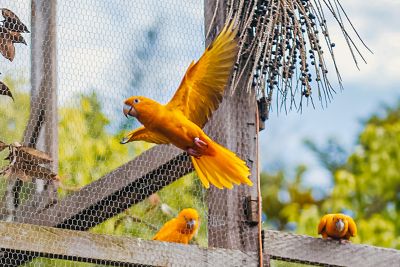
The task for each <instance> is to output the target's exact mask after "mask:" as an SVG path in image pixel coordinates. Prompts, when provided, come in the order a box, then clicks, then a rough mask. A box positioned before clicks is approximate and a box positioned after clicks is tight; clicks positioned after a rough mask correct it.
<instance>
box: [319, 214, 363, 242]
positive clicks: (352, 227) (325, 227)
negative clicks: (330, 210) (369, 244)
mask: <svg viewBox="0 0 400 267" xmlns="http://www.w3.org/2000/svg"><path fill="white" fill-rule="evenodd" d="M318 234H321V235H322V237H323V238H328V239H337V240H340V242H341V243H342V242H348V240H349V239H350V236H356V235H357V226H356V223H355V222H354V220H353V219H352V218H351V217H350V216H347V215H344V214H340V213H338V214H326V215H324V216H323V217H322V218H321V220H320V222H319V225H318Z"/></svg>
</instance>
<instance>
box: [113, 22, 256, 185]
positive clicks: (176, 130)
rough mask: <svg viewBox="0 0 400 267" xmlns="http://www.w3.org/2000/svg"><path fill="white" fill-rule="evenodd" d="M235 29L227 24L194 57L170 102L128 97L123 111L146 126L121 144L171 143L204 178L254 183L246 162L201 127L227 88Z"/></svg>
mask: <svg viewBox="0 0 400 267" xmlns="http://www.w3.org/2000/svg"><path fill="white" fill-rule="evenodd" d="M236 35H237V30H234V29H233V23H231V24H230V25H229V26H225V27H224V28H223V29H222V31H221V33H220V34H219V35H218V37H217V38H216V39H215V40H214V41H213V43H212V44H211V45H209V46H208V47H207V49H206V50H205V52H204V53H203V55H202V56H201V58H200V59H199V60H198V61H197V62H196V63H194V62H192V63H191V64H190V66H189V68H188V69H187V71H186V73H185V75H184V77H183V79H182V82H181V84H180V86H179V88H178V90H177V91H176V93H175V95H174V96H173V98H172V99H171V101H170V102H169V103H168V104H166V105H162V104H160V103H158V102H156V101H154V100H152V99H149V98H146V97H143V96H132V97H130V98H128V99H126V100H125V105H124V108H123V112H124V114H125V116H127V117H128V116H132V117H136V118H137V119H138V120H139V121H140V122H141V123H142V124H143V126H142V127H139V128H138V129H135V130H133V131H132V132H130V133H129V134H128V135H127V136H126V137H125V138H124V139H123V140H122V141H121V143H123V144H125V143H128V142H132V141H140V140H141V141H147V142H151V143H156V144H170V143H172V144H173V145H175V146H177V147H178V148H181V149H183V150H185V151H186V152H187V153H188V154H189V155H190V156H191V160H192V162H193V166H194V168H195V170H196V172H197V175H198V176H199V178H200V180H201V182H202V183H203V185H204V186H205V187H206V188H209V187H210V183H211V184H213V185H214V186H216V187H217V188H220V189H223V188H229V189H232V188H233V184H236V185H239V184H242V183H243V184H247V185H249V186H252V185H253V183H252V182H251V180H250V179H249V178H248V177H249V175H250V170H249V168H248V167H247V166H246V163H245V162H244V161H243V160H241V159H240V158H239V157H237V156H236V155H235V153H233V152H231V151H229V150H228V149H226V148H224V147H223V146H221V145H219V144H217V143H216V142H214V141H213V140H211V138H210V137H208V136H207V135H206V134H205V133H204V132H203V130H202V128H203V127H204V125H205V124H206V122H207V121H208V119H209V117H210V116H211V114H212V112H213V111H215V110H216V109H217V108H218V105H219V104H220V102H221V101H222V96H223V93H224V89H225V87H226V84H227V82H228V78H229V76H230V73H231V70H232V67H233V65H234V63H235V59H236V56H237V53H238V46H237V40H236V38H235V37H236Z"/></svg>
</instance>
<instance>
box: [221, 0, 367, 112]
mask: <svg viewBox="0 0 400 267" xmlns="http://www.w3.org/2000/svg"><path fill="white" fill-rule="evenodd" d="M326 10H327V11H328V12H329V13H330V14H331V15H332V16H333V18H334V19H335V20H336V22H337V24H338V26H339V27H340V29H341V31H342V33H343V36H344V38H345V40H346V43H347V45H348V48H349V49H350V52H351V54H352V56H353V60H354V62H355V64H356V66H358V58H361V59H362V60H363V61H364V62H365V59H364V57H363V55H362V54H361V52H360V50H359V48H358V47H357V45H356V44H355V41H354V40H353V39H352V38H351V36H350V33H349V31H348V29H347V26H345V23H346V22H347V23H348V24H349V25H350V28H351V30H352V31H354V32H355V34H356V36H357V38H359V40H361V38H360V36H359V35H358V33H357V31H356V30H355V28H354V26H353V24H352V23H351V21H350V19H349V17H348V16H347V14H346V12H345V11H344V9H343V7H342V5H341V4H340V2H339V0H227V10H226V14H227V17H228V20H230V19H233V20H235V21H236V23H237V24H239V28H240V29H242V30H241V36H240V41H241V45H240V50H239V57H238V60H237V62H236V66H235V71H234V74H233V87H232V88H233V90H236V88H237V85H238V83H239V81H240V80H241V78H245V77H242V76H243V75H247V73H248V71H249V70H250V77H249V79H248V81H249V82H248V84H247V86H245V88H243V89H245V90H251V89H253V88H255V89H256V90H257V93H258V97H259V98H262V99H263V100H264V101H266V103H267V105H268V108H270V105H269V104H270V102H271V99H272V95H273V93H274V91H275V92H276V98H277V99H276V100H277V105H278V107H279V109H280V108H284V109H285V110H290V109H293V108H295V109H298V110H301V108H302V102H303V99H304V97H305V98H309V99H310V100H311V103H312V105H313V106H314V103H313V99H312V96H313V94H314V91H317V96H318V99H319V100H320V101H321V104H322V105H323V106H326V105H327V103H328V102H330V101H331V99H332V94H333V93H334V92H335V90H334V88H333V86H332V85H331V83H330V81H329V79H328V76H327V73H328V67H327V61H326V60H327V58H326V55H327V54H328V57H329V58H330V59H331V60H332V62H333V68H334V71H335V72H336V75H337V79H338V83H339V86H340V88H342V79H341V76H340V72H339V68H338V66H337V64H336V60H335V55H334V52H333V50H334V47H335V43H334V42H333V41H332V40H331V37H330V35H329V30H328V25H327V20H326V17H325V11H326ZM323 43H325V44H326V47H327V48H326V50H325V51H324V49H323ZM361 43H362V44H363V45H364V46H365V44H364V42H363V41H362V40H361ZM365 47H366V46H365ZM366 48H367V49H368V50H369V48H368V47H366ZM369 51H370V50H369Z"/></svg>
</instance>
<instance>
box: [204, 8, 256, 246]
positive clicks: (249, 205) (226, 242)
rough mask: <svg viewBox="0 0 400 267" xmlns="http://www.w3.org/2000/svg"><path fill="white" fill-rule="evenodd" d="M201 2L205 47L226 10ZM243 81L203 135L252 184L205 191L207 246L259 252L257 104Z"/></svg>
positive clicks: (212, 37)
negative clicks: (244, 170)
mask: <svg viewBox="0 0 400 267" xmlns="http://www.w3.org/2000/svg"><path fill="white" fill-rule="evenodd" d="M204 3H205V8H204V10H205V32H206V34H207V33H208V32H209V35H208V36H207V39H206V44H207V45H208V44H209V43H210V42H211V41H212V40H213V39H214V38H215V36H216V35H217V34H218V33H219V32H220V30H221V29H222V28H223V26H224V24H225V17H226V16H225V14H224V12H225V10H226V7H225V5H224V4H225V3H224V1H223V0H219V1H218V0H205V2H204ZM216 4H218V7H216ZM210 25H211V29H210V30H209V27H210ZM243 76H247V75H243ZM245 82H247V81H246V80H245V79H244V80H243V81H241V82H240V84H239V86H238V88H237V91H236V92H235V93H234V94H233V95H231V92H230V90H229V88H227V90H226V94H225V97H224V100H223V102H222V104H221V106H220V107H219V109H218V110H217V112H215V114H214V115H213V117H212V119H211V121H210V123H209V124H208V125H207V126H206V132H207V133H209V134H210V135H211V136H212V137H213V138H214V140H216V141H217V142H218V143H220V144H222V145H224V146H226V147H227V148H229V149H230V150H232V151H234V152H236V153H237V155H238V156H239V157H241V158H242V159H243V160H245V161H246V162H247V164H248V166H249V167H250V169H251V173H252V174H251V177H250V178H251V180H252V181H253V183H254V185H253V187H249V186H247V185H242V186H239V187H235V188H234V189H233V190H227V189H225V190H220V189H216V188H215V187H213V188H211V189H210V190H209V191H208V196H207V200H208V212H209V218H208V244H209V246H210V247H220V248H229V249H238V250H241V251H246V252H256V253H259V252H260V249H261V248H260V246H259V244H260V242H259V241H258V240H259V234H258V233H259V229H258V224H259V219H258V203H257V202H258V190H257V188H258V187H257V184H258V178H257V173H258V171H257V168H258V166H257V165H258V163H257V143H258V140H257V138H258V137H257V131H258V129H257V121H256V120H257V118H256V114H257V101H256V97H255V92H254V90H252V91H250V92H246V91H245V90H243V89H242V88H243V87H244V86H242V88H241V85H244V84H245ZM254 204H255V205H254Z"/></svg>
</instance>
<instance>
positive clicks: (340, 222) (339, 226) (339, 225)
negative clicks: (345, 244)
mask: <svg viewBox="0 0 400 267" xmlns="http://www.w3.org/2000/svg"><path fill="white" fill-rule="evenodd" d="M335 226H336V229H337V230H338V231H339V232H341V231H343V229H344V222H343V220H342V219H339V220H338V221H337V222H336V223H335Z"/></svg>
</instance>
